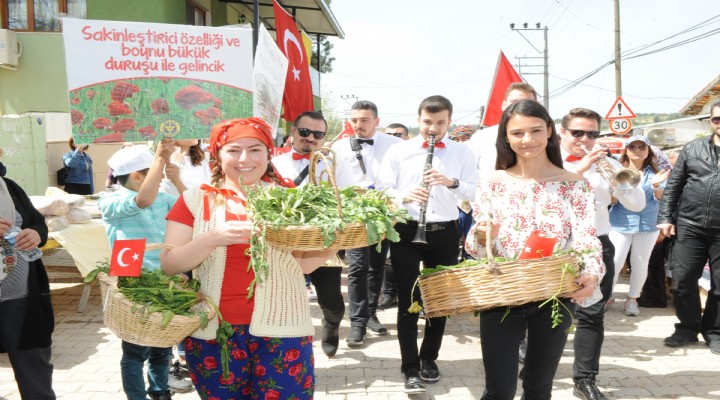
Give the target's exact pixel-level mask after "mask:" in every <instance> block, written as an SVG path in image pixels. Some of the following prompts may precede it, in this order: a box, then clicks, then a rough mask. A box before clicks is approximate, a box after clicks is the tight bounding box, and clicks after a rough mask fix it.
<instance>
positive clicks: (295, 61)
mask: <svg viewBox="0 0 720 400" xmlns="http://www.w3.org/2000/svg"><path fill="white" fill-rule="evenodd" d="M273 10H274V13H275V33H276V35H277V44H278V47H280V50H281V51H282V52H283V54H285V57H287V59H288V71H287V77H286V78H285V93H283V100H282V106H283V118H284V119H285V120H287V121H294V120H295V118H296V117H297V116H298V115H300V114H301V113H303V112H305V111H312V110H313V94H312V82H310V69H309V67H308V58H307V52H305V47H304V46H303V44H302V38H301V36H300V31H298V28H297V25H295V21H294V20H293V17H292V16H291V15H290V14H288V13H287V12H286V11H285V10H284V9H283V8H282V7H281V6H280V5H279V4H278V3H277V1H275V0H273Z"/></svg>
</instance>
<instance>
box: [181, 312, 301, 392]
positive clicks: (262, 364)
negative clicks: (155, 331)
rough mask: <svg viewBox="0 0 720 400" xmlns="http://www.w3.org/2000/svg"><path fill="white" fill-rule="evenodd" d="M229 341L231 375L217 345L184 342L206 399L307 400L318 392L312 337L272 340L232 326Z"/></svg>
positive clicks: (192, 372)
mask: <svg viewBox="0 0 720 400" xmlns="http://www.w3.org/2000/svg"><path fill="white" fill-rule="evenodd" d="M233 330H234V331H235V333H234V334H233V336H232V337H230V339H228V349H229V351H230V359H229V370H230V372H229V374H228V376H227V377H224V376H223V373H222V361H221V359H220V357H219V356H218V355H219V354H220V346H219V345H218V343H217V341H215V340H209V341H206V340H201V339H196V338H192V337H188V338H186V339H185V342H184V343H185V357H186V359H187V365H188V369H189V371H190V378H191V379H192V382H193V384H194V385H195V388H196V390H197V392H198V394H199V395H200V398H201V399H205V400H214V399H223V400H238V399H261V400H281V399H282V400H285V399H295V400H301V399H303V400H306V399H312V398H313V394H314V391H315V378H314V375H315V370H314V367H313V365H314V360H313V350H312V337H310V336H305V337H298V338H270V337H258V336H253V335H251V334H250V333H249V330H248V325H233Z"/></svg>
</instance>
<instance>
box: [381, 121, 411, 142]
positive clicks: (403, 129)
mask: <svg viewBox="0 0 720 400" xmlns="http://www.w3.org/2000/svg"><path fill="white" fill-rule="evenodd" d="M385 133H386V134H388V135H392V136H395V137H396V138H400V139H402V140H408V139H410V135H409V134H408V128H407V126H405V125H403V124H398V123H394V124H390V125H388V126H387V127H386V128H385Z"/></svg>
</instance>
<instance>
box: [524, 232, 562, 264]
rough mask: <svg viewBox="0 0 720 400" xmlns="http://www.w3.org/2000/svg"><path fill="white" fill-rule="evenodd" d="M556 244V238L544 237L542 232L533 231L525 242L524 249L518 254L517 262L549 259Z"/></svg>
mask: <svg viewBox="0 0 720 400" xmlns="http://www.w3.org/2000/svg"><path fill="white" fill-rule="evenodd" d="M556 243H557V238H554V237H544V236H543V234H542V232H540V231H539V230H534V231H533V232H532V233H531V234H530V237H528V239H527V242H525V249H524V250H523V252H522V253H520V257H518V260H526V259H528V258H543V257H550V256H551V255H552V254H553V251H554V250H555V244H556Z"/></svg>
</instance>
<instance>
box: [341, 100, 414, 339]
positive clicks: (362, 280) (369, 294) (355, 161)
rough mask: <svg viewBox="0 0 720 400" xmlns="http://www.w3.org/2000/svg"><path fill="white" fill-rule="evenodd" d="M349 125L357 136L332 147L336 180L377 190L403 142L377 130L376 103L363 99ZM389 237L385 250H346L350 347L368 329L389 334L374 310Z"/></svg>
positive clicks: (355, 108) (343, 183) (378, 119)
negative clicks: (385, 165)
mask: <svg viewBox="0 0 720 400" xmlns="http://www.w3.org/2000/svg"><path fill="white" fill-rule="evenodd" d="M350 124H351V125H352V128H353V130H354V132H355V134H354V135H352V136H349V137H345V138H342V139H340V140H338V141H337V142H335V143H334V144H333V146H332V149H333V150H334V151H335V155H336V163H337V165H336V171H335V172H336V174H335V175H336V179H337V184H338V186H339V187H341V188H343V187H348V186H359V187H363V188H371V189H374V188H375V185H376V184H377V182H378V180H377V177H378V174H379V172H380V163H381V162H382V160H383V157H384V156H385V153H386V152H387V150H388V149H389V148H390V146H392V145H394V144H396V143H399V142H402V140H401V139H400V138H396V137H394V136H391V135H386V134H384V133H377V127H378V125H379V124H380V118H378V110H377V106H376V105H375V104H374V103H373V102H370V101H367V100H360V101H357V102H355V104H353V105H352V107H351V108H350ZM388 247H389V246H388V244H387V240H385V241H383V243H382V251H381V252H379V253H378V252H377V251H376V250H375V246H366V247H361V248H358V249H349V250H347V251H345V254H346V256H347V260H348V284H347V287H348V297H349V302H348V303H349V306H350V334H349V335H348V337H347V344H348V346H350V347H357V346H362V344H363V343H364V338H365V334H366V330H367V329H370V331H372V332H373V333H375V334H377V335H381V336H383V335H387V329H386V328H385V327H384V326H383V325H382V324H381V323H380V321H379V320H378V318H377V315H376V314H375V312H376V311H377V306H378V298H379V297H380V290H381V289H382V284H383V275H384V271H385V260H386V258H387V252H388Z"/></svg>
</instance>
